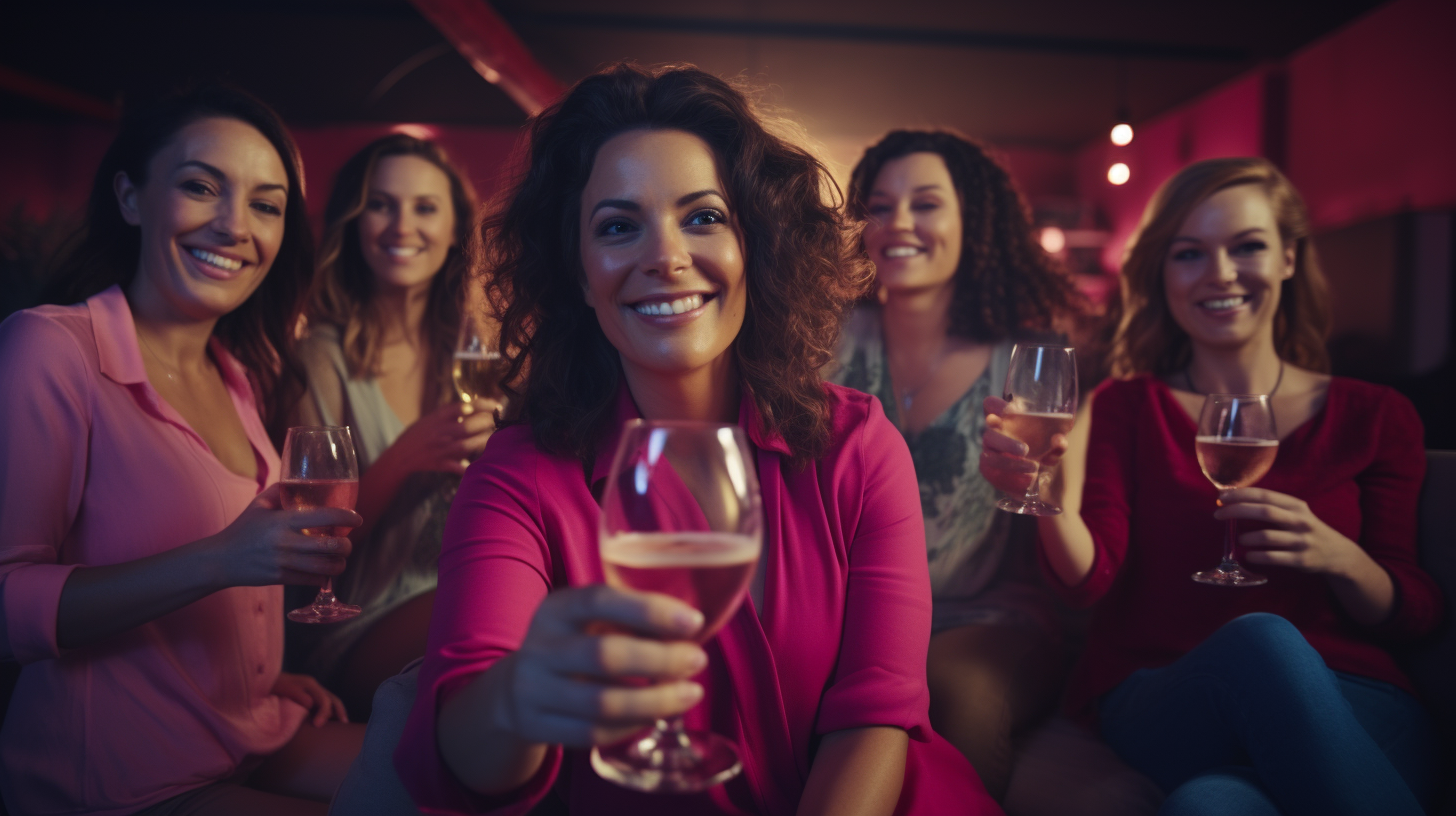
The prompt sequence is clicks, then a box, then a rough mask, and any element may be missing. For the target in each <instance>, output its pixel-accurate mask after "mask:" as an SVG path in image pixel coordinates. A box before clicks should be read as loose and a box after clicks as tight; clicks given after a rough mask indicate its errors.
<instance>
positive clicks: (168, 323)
mask: <svg viewBox="0 0 1456 816" xmlns="http://www.w3.org/2000/svg"><path fill="white" fill-rule="evenodd" d="M146 280H147V277H146V276H145V275H142V274H140V273H138V274H137V276H136V278H135V279H134V280H133V283H132V286H131V287H129V288H128V289H127V292H126V300H127V305H128V306H130V307H131V319H132V325H133V326H135V328H136V333H137V341H138V342H139V343H140V344H141V345H142V347H143V352H142V354H143V355H144V356H145V355H146V354H147V353H150V354H151V355H152V356H153V357H155V358H156V359H157V362H159V363H160V364H161V365H162V366H163V368H166V369H170V370H172V371H174V372H176V373H178V374H182V375H184V376H189V375H193V374H198V373H204V372H205V371H206V370H207V369H208V368H210V366H211V364H210V363H209V362H208V359H207V341H208V340H210V339H212V330H213V329H214V328H216V327H217V321H218V319H219V317H220V316H219V317H196V316H191V315H187V314H185V313H184V312H182V311H181V310H180V309H177V308H174V307H173V306H172V305H171V304H170V303H169V302H168V301H167V299H166V298H164V297H162V296H161V294H160V293H158V292H156V291H155V290H153V289H151V288H150V287H148V286H147V285H146V283H145V281H146Z"/></svg>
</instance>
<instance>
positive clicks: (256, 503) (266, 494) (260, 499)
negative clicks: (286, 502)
mask: <svg viewBox="0 0 1456 816" xmlns="http://www.w3.org/2000/svg"><path fill="white" fill-rule="evenodd" d="M282 489H283V488H282V486H281V485H279V484H278V483H277V482H274V483H273V484H271V485H268V487H266V488H264V490H263V492H262V493H259V494H258V495H256V496H254V497H253V501H252V503H251V504H249V505H248V506H249V507H261V508H263V509H265V510H281V509H283V501H282V499H281V498H280V497H279V495H278V494H279V492H280V491H281V490H282Z"/></svg>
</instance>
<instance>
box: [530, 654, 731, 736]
mask: <svg viewBox="0 0 1456 816" xmlns="http://www.w3.org/2000/svg"><path fill="white" fill-rule="evenodd" d="M523 679H524V680H525V681H526V682H525V683H524V685H523V688H522V691H523V693H522V694H521V697H520V698H519V699H520V703H521V705H522V707H523V708H524V709H525V710H524V711H523V712H522V713H523V716H522V717H520V719H519V721H520V722H521V724H522V725H523V726H524V729H523V731H524V733H523V736H525V737H527V738H528V739H530V740H532V741H533V742H554V743H560V744H564V745H568V746H571V747H578V748H584V747H587V746H590V745H604V744H609V743H611V742H615V741H617V740H619V739H622V738H623V737H625V736H627V735H629V734H631V733H633V732H635V731H639V730H641V729H642V728H643V727H645V726H648V725H650V724H651V723H652V722H653V721H654V720H657V719H661V718H665V717H675V716H677V715H679V714H682V713H683V712H685V711H687V710H688V709H690V708H692V707H693V706H695V705H697V704H698V703H699V702H701V701H702V699H703V687H702V686H700V685H699V684H697V683H695V682H692V681H690V680H679V681H675V682H667V683H662V684H658V685H651V686H625V685H615V684H609V683H600V682H593V681H591V680H587V679H583V678H581V677H576V676H571V675H563V674H556V673H553V672H549V671H547V672H540V673H537V672H530V671H528V673H527V674H526V676H525V677H524V678H523Z"/></svg>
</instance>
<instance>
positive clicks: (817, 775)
mask: <svg viewBox="0 0 1456 816" xmlns="http://www.w3.org/2000/svg"><path fill="white" fill-rule="evenodd" d="M909 746H910V737H909V735H908V734H906V733H905V732H904V731H903V730H902V729H899V728H891V727H888V726H874V727H870V728H850V729H846V730H843V731H835V732H833V733H831V734H825V735H824V738H823V739H822V740H821V741H820V743H819V752H818V754H817V755H816V756H815V757H814V766H813V767H812V768H810V770H809V780H808V782H807V783H806V784H805V785H804V796H803V798H801V799H800V800H799V810H798V813H799V816H814V814H833V816H840V815H841V814H842V815H843V816H875V815H876V814H878V815H879V816H888V814H890V813H892V812H894V810H895V804H896V803H897V802H898V801H899V799H900V788H901V786H902V785H903V784H904V782H905V753H906V751H907V750H908V749H909Z"/></svg>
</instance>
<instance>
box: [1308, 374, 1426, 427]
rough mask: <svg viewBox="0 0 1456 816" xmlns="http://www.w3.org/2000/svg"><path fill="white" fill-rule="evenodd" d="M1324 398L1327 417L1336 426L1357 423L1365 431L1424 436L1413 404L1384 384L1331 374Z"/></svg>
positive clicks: (1419, 418)
mask: <svg viewBox="0 0 1456 816" xmlns="http://www.w3.org/2000/svg"><path fill="white" fill-rule="evenodd" d="M1326 400H1327V402H1326V410H1327V411H1328V412H1329V417H1330V419H1331V420H1332V421H1334V422H1336V423H1339V424H1340V425H1345V424H1352V425H1354V424H1358V425H1359V426H1360V427H1361V428H1363V429H1366V431H1367V432H1368V430H1370V429H1371V428H1372V427H1374V428H1378V429H1380V430H1381V432H1382V434H1390V433H1394V434H1396V435H1398V436H1402V437H1404V436H1408V435H1414V436H1415V437H1416V438H1417V439H1421V438H1423V437H1424V435H1425V426H1424V425H1423V424H1422V423H1421V417H1420V414H1419V413H1417V412H1416V407H1415V405H1414V404H1413V403H1412V402H1411V401H1410V399H1409V398H1408V397H1406V395H1404V394H1402V393H1400V392H1399V391H1397V390H1395V389H1394V388H1391V387H1390V386H1388V385H1377V384H1375V383H1371V382H1365V381H1364V380H1356V379H1351V378H1350V377H1331V378H1330V387H1329V393H1328V395H1327V397H1326Z"/></svg>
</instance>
